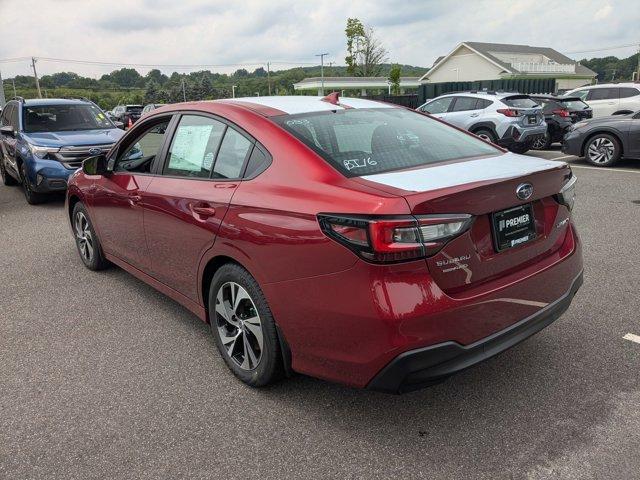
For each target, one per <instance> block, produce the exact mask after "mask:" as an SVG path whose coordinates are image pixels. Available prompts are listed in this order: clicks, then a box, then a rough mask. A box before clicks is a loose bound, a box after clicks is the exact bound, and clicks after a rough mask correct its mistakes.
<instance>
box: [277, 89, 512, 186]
mask: <svg viewBox="0 0 640 480" xmlns="http://www.w3.org/2000/svg"><path fill="white" fill-rule="evenodd" d="M449 99H450V98H449ZM274 120H275V121H276V122H277V123H278V124H279V125H281V126H282V127H283V128H284V129H285V130H287V131H289V132H290V133H291V134H292V135H294V136H295V137H297V138H298V139H299V140H301V141H302V142H303V143H305V144H306V145H307V146H309V147H310V148H311V149H313V150H314V151H316V152H317V153H318V154H319V155H320V156H321V157H323V158H324V159H325V160H326V161H327V162H329V163H330V164H331V165H332V166H333V167H335V168H336V169H338V170H339V171H340V172H341V173H343V174H344V175H345V176H347V177H354V176H360V175H371V174H376V173H382V172H389V171H393V170H401V169H405V168H411V167H418V166H422V165H429V164H432V163H437V162H443V161H447V160H454V159H462V158H469V157H476V156H482V155H498V154H500V153H501V151H500V150H498V149H497V148H495V147H493V146H491V145H489V144H487V143H486V142H484V141H482V140H479V139H477V138H475V137H473V136H471V135H469V134H467V133H464V132H460V131H458V130H457V129H455V128H453V127H451V126H449V125H446V124H443V123H442V122H439V121H437V120H435V119H432V118H429V117H426V116H424V115H420V114H419V113H417V112H412V111H409V110H404V109H400V108H374V109H349V110H338V111H334V112H314V113H304V114H297V115H282V116H280V117H274ZM301 131H305V132H315V136H316V138H313V137H309V136H308V135H303V134H301V133H300V132H301Z"/></svg>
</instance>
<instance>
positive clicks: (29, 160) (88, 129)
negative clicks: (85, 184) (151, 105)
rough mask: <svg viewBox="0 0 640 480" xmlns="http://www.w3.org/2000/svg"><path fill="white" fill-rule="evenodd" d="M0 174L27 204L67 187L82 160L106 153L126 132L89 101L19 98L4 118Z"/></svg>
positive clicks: (7, 108) (0, 134) (0, 136)
mask: <svg viewBox="0 0 640 480" xmlns="http://www.w3.org/2000/svg"><path fill="white" fill-rule="evenodd" d="M0 124H1V125H0V147H1V148H0V176H1V177H2V181H3V183H4V184H5V185H16V184H22V187H23V190H24V194H25V197H26V198H27V202H29V203H30V204H32V205H33V204H37V203H40V202H42V201H44V200H45V199H46V197H47V195H46V194H48V193H53V192H58V191H64V190H65V189H66V188H67V179H68V178H69V176H70V175H71V174H72V173H73V172H75V171H76V170H77V169H78V168H80V166H81V165H82V161H83V160H84V159H85V158H87V157H91V156H94V155H98V154H100V153H106V152H107V151H108V150H109V149H110V148H111V146H112V145H113V144H114V143H115V142H116V141H117V140H118V139H120V137H122V135H124V132H123V131H122V130H121V129H119V128H117V127H116V125H115V124H114V123H113V122H112V121H111V120H109V118H108V117H107V115H106V114H105V113H104V112H103V111H102V110H100V108H99V107H98V106H97V105H96V104H94V103H93V102H91V101H89V100H84V99H83V100H62V99H35V100H24V99H22V98H19V97H17V98H15V99H13V100H11V101H9V102H7V104H6V105H5V107H4V108H3V110H2V115H1V116H0Z"/></svg>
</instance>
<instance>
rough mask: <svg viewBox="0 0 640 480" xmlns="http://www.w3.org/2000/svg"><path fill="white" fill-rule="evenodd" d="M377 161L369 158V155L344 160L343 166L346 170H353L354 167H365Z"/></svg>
mask: <svg viewBox="0 0 640 480" xmlns="http://www.w3.org/2000/svg"><path fill="white" fill-rule="evenodd" d="M377 164H378V162H376V161H375V160H371V157H367V158H353V159H350V160H345V161H344V168H346V169H347V170H353V169H354V168H366V167H368V166H369V165H377Z"/></svg>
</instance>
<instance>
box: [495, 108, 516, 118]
mask: <svg viewBox="0 0 640 480" xmlns="http://www.w3.org/2000/svg"><path fill="white" fill-rule="evenodd" d="M496 112H498V113H501V114H503V115H506V116H507V117H520V116H522V114H521V113H520V112H519V111H518V110H514V109H513V108H499V109H497V110H496Z"/></svg>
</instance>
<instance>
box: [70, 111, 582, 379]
mask: <svg viewBox="0 0 640 480" xmlns="http://www.w3.org/2000/svg"><path fill="white" fill-rule="evenodd" d="M345 107H346V108H351V107H349V106H348V105H347V106H345ZM172 112H176V113H177V112H202V113H206V114H213V115H216V116H219V117H222V118H224V119H226V120H228V121H229V122H232V123H233V124H235V125H237V126H239V127H241V128H242V129H244V130H245V131H246V132H247V133H248V134H250V135H251V136H253V137H254V138H255V139H256V140H257V141H259V142H260V143H261V144H262V145H263V146H264V147H265V148H266V150H268V152H269V153H270V154H271V157H272V163H271V165H270V166H269V167H268V168H267V169H266V170H265V171H264V172H262V173H261V174H260V175H258V176H257V177H255V178H252V179H250V180H239V181H214V180H200V179H193V178H175V177H163V176H160V175H150V174H130V173H121V172H118V173H111V174H109V175H105V176H90V175H87V174H85V173H83V172H82V171H79V172H77V173H76V174H75V175H74V176H73V177H72V178H71V180H70V183H69V188H68V191H67V208H72V206H73V204H74V203H75V202H76V201H82V202H84V204H85V206H86V207H87V209H88V212H89V214H90V216H91V219H92V222H93V224H94V228H95V229H96V233H97V235H98V237H99V238H100V241H101V243H102V247H103V249H104V252H105V255H106V257H107V258H108V259H109V260H111V261H112V262H114V263H116V264H117V265H119V266H121V267H122V268H123V269H125V270H127V271H128V272H130V273H132V274H133V275H135V276H137V277H138V278H141V279H142V280H143V281H145V282H147V283H149V284H151V285H152V286H154V287H155V288H157V289H158V290H160V291H161V292H163V293H164V294H166V295H168V296H170V297H171V298H173V299H174V300H176V301H178V302H180V303H182V304H183V305H184V306H185V307H187V308H188V309H190V310H191V311H192V312H194V313H195V314H196V315H198V316H199V317H200V318H201V319H202V320H203V321H208V320H209V318H208V315H209V313H208V312H207V306H206V298H207V294H208V293H207V292H208V291H207V285H206V284H205V281H206V278H208V274H210V267H209V266H210V265H216V264H218V262H220V261H226V260H232V261H235V262H237V263H239V264H240V265H242V266H243V267H244V268H246V269H247V270H248V271H249V272H250V273H251V275H253V277H254V278H255V279H256V280H257V281H258V283H259V284H260V286H261V288H262V290H263V291H264V294H265V296H266V299H267V301H268V303H269V305H270V307H271V310H272V312H273V314H274V318H275V320H276V322H277V324H278V327H279V329H280V331H281V333H282V335H283V337H284V338H283V340H284V341H285V342H286V343H287V344H288V346H289V348H290V350H291V368H292V369H293V370H294V371H297V372H300V373H304V374H308V375H312V376H315V377H320V378H324V379H328V380H332V381H337V382H341V383H345V384H348V385H352V386H357V387H364V386H366V385H367V384H368V383H369V382H370V381H371V380H372V378H374V377H375V376H376V374H378V372H380V371H381V369H383V368H384V367H385V365H387V364H388V363H389V362H390V361H391V360H393V359H394V358H396V357H397V356H398V355H399V354H401V353H403V352H407V351H410V350H413V349H416V348H421V347H425V346H429V345H434V344H438V343H440V342H446V341H452V342H457V343H458V344H460V345H463V346H464V345H469V344H472V343H473V342H476V341H478V340H480V339H483V338H485V337H487V336H489V335H491V334H494V333H495V332H498V331H500V330H503V329H505V328H506V327H509V326H510V325H513V324H515V323H516V322H518V321H520V320H521V319H523V318H525V317H527V316H530V315H532V314H534V313H536V312H537V311H539V310H540V309H541V308H543V307H544V306H545V305H547V304H549V303H551V302H553V301H555V300H556V299H558V298H559V297H560V296H561V295H562V294H564V293H565V292H567V291H568V290H569V289H570V288H571V285H572V282H573V281H574V280H575V279H576V277H577V276H578V275H579V274H580V273H581V271H582V255H581V247H580V240H579V238H578V236H577V234H576V231H575V227H574V226H573V223H572V221H571V220H570V213H569V210H568V209H567V208H566V207H565V206H564V205H561V204H559V203H558V202H557V201H555V200H554V197H553V195H555V194H557V193H558V192H559V191H560V190H561V188H562V185H563V183H564V182H565V181H566V179H567V178H568V177H569V175H570V170H569V168H568V167H567V166H566V165H565V164H562V163H558V164H557V167H555V168H552V169H548V170H545V171H540V172H536V173H532V174H531V175H524V176H518V177H514V178H508V179H501V180H480V181H477V182H472V183H465V184H463V185H454V186H450V187H446V188H441V189H437V190H428V191H417V192H416V191H408V190H404V189H402V188H397V187H394V186H389V185H381V184H380V183H377V182H374V181H371V180H369V179H366V178H364V177H353V178H347V177H345V176H344V175H342V174H341V173H339V172H338V171H337V170H335V169H334V168H332V167H331V166H330V165H329V164H328V163H327V162H326V161H325V160H323V159H322V158H320V157H319V156H318V154H316V153H315V152H314V151H313V150H311V149H310V148H309V147H307V146H306V145H305V144H303V143H302V142H301V141H299V140H298V139H296V138H295V137H294V136H292V135H291V134H290V133H288V132H287V131H285V130H284V129H283V128H282V127H280V126H279V125H277V124H276V123H274V122H273V121H272V118H271V117H275V116H278V115H281V114H282V113H283V112H282V111H280V110H278V109H277V108H273V107H272V106H269V105H268V104H267V105H265V104H260V103H256V104H251V103H249V102H241V101H216V102H195V103H186V104H178V105H170V106H166V107H162V108H160V109H158V110H156V111H154V112H153V113H151V114H149V115H147V116H145V117H144V118H143V119H141V120H140V121H139V122H137V123H136V124H135V125H134V127H133V128H132V129H131V131H129V132H128V133H127V135H126V136H125V138H127V137H129V136H131V135H136V132H141V131H143V130H144V128H145V125H148V124H149V122H150V121H153V119H154V118H157V117H158V116H161V115H166V114H169V113H172ZM465 134H466V133H465ZM123 140H124V139H123ZM123 140H121V142H122V141H123ZM117 148H118V145H116V146H115V147H114V151H117ZM497 154H501V153H500V152H497ZM509 155H511V154H509ZM505 161H508V160H505ZM525 181H526V182H531V183H533V184H534V185H535V193H534V195H533V197H532V198H531V199H529V200H527V201H526V202H525V201H520V200H518V199H517V198H515V197H514V194H513V192H514V189H515V188H516V186H517V185H518V184H520V183H522V182H525ZM528 202H533V209H534V216H535V219H536V223H535V228H536V233H537V238H536V239H535V240H534V241H532V242H530V243H528V244H526V245H525V246H521V247H517V248H512V249H510V250H507V251H504V252H500V253H497V252H496V251H495V249H494V247H493V242H492V230H491V226H490V220H489V219H490V217H489V215H490V213H491V212H495V211H498V210H501V209H505V208H508V207H511V206H514V205H518V204H523V203H528ZM323 212H336V213H342V214H367V215H374V214H375V215H411V214H414V215H422V214H437V213H443V214H451V213H466V214H472V215H474V216H475V219H474V222H473V224H472V226H471V227H470V228H469V230H467V231H466V232H465V233H463V234H462V235H460V236H458V237H456V238H454V239H453V240H451V241H450V242H449V243H448V244H447V245H446V246H445V247H444V248H443V249H442V250H441V251H440V252H439V253H437V254H435V255H434V256H432V257H429V258H426V259H418V260H412V261H408V262H404V263H395V264H373V263H368V262H366V261H364V260H362V259H361V258H359V257H358V256H357V255H355V254H354V253H353V252H352V251H350V250H349V249H347V248H345V247H344V246H343V245H341V244H339V243H337V242H336V241H334V240H332V239H331V238H329V237H328V236H327V235H325V234H324V233H323V231H321V229H320V226H319V223H318V218H317V215H318V214H319V213H323ZM565 220H568V221H566V222H565ZM558 225H561V227H558ZM467 256H468V257H469V258H465V257H467ZM460 258H465V260H464V262H465V265H466V266H465V267H464V268H458V269H454V270H453V271H451V272H446V273H445V271H444V270H445V268H444V267H446V265H451V264H453V265H455V264H456V263H461V262H460V260H459V259H460ZM443 266H444V267H443ZM469 270H471V271H473V276H472V278H469V275H468V271H469Z"/></svg>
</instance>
